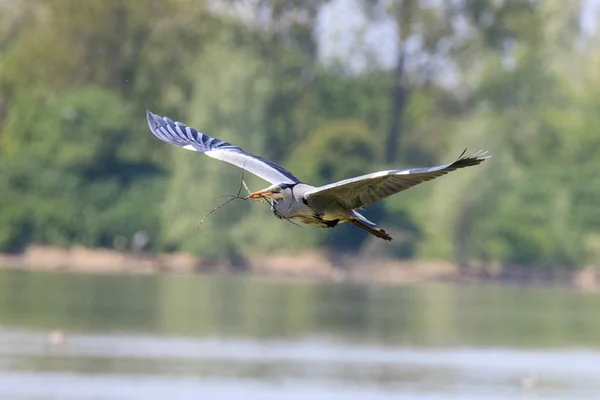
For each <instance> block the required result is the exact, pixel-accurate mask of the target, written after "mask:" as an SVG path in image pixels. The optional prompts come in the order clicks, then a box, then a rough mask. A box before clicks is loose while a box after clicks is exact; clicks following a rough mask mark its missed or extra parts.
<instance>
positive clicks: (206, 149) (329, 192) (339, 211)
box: [146, 111, 490, 240]
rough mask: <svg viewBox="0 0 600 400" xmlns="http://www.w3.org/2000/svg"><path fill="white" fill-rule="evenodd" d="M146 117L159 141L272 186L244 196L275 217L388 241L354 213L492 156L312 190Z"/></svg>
mask: <svg viewBox="0 0 600 400" xmlns="http://www.w3.org/2000/svg"><path fill="white" fill-rule="evenodd" d="M146 117H147V118H148V126H149V127H150V130H151V131H152V133H153V134H154V136H156V137H157V138H159V139H160V140H162V141H164V142H167V143H170V144H172V145H175V146H178V147H182V148H184V149H187V150H193V151H198V152H200V153H204V154H206V155H207V156H209V157H212V158H216V159H217V160H221V161H225V162H228V163H230V164H233V165H235V166H237V167H240V168H242V169H245V170H246V171H248V172H251V173H253V174H254V175H256V176H258V177H260V178H262V179H264V180H266V181H267V182H270V183H271V186H269V187H267V188H266V189H263V190H259V191H257V192H253V193H250V194H249V196H248V197H249V198H250V199H261V198H266V199H267V200H269V201H270V203H271V210H272V211H273V213H274V214H275V215H276V216H277V217H278V218H280V219H290V220H295V221H299V222H302V223H304V224H307V225H316V226H319V227H323V228H332V227H334V226H336V225H338V224H339V223H342V222H349V223H351V224H352V225H354V226H357V227H359V228H361V229H363V230H365V231H367V232H369V233H370V234H372V235H374V236H376V237H378V238H381V239H384V240H392V237H391V236H390V235H389V234H388V233H387V232H386V231H384V230H383V229H381V228H377V227H376V225H375V224H374V223H373V222H371V221H369V220H368V219H367V218H365V217H364V216H363V215H361V214H360V213H358V212H357V211H356V210H357V209H359V208H361V207H365V206H368V205H370V204H373V203H375V202H376V201H379V200H381V199H383V198H385V197H388V196H391V195H393V194H396V193H398V192H401V191H403V190H406V189H408V188H410V187H412V186H415V185H418V184H419V183H421V182H425V181H429V180H431V179H434V178H437V177H438V176H442V175H445V174H447V173H448V172H450V171H454V170H456V169H459V168H464V167H470V166H472V165H478V164H480V163H481V162H483V161H485V160H486V159H487V158H489V157H490V156H489V155H487V152H485V151H478V152H474V153H471V154H465V153H466V150H465V151H463V153H462V154H461V155H460V157H458V159H457V160H456V161H454V162H452V163H450V164H445V165H439V166H437V167H430V168H412V169H407V170H389V171H379V172H374V173H371V174H367V175H362V176H357V177H355V178H350V179H344V180H342V181H339V182H334V183H330V184H328V185H325V186H321V187H315V186H311V185H307V184H305V183H303V182H301V181H300V180H299V179H298V178H296V177H295V176H294V175H293V174H292V173H291V172H289V171H288V170H286V169H285V168H283V167H282V166H280V165H278V164H276V163H274V162H272V161H269V160H266V159H264V158H262V157H259V156H255V155H254V154H251V153H248V152H246V151H244V150H243V149H242V148H240V147H238V146H234V145H232V144H230V143H227V142H224V141H222V140H219V139H216V138H213V137H210V136H208V135H206V134H204V133H200V132H198V131H197V130H196V129H194V128H192V127H189V126H186V125H185V124H182V123H181V122H174V121H173V120H171V119H170V118H167V117H161V116H159V115H156V114H153V113H151V112H150V111H146Z"/></svg>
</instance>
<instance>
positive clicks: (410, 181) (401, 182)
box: [304, 150, 491, 210]
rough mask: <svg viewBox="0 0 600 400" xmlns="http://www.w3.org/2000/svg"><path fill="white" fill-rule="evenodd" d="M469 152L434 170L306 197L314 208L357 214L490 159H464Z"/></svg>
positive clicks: (348, 183) (388, 175)
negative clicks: (335, 207) (333, 206)
mask: <svg viewBox="0 0 600 400" xmlns="http://www.w3.org/2000/svg"><path fill="white" fill-rule="evenodd" d="M465 153H466V150H465V151H463V153H462V154H461V155H460V157H458V159H457V160H456V161H454V162H453V163H450V164H445V165H440V166H437V167H431V168H413V169H408V170H404V171H400V170H391V171H380V172H374V173H372V174H367V175H363V176H358V177H356V178H350V179H345V180H343V181H339V182H335V183H331V184H329V185H325V186H321V187H318V188H315V189H313V190H311V191H309V192H307V193H305V195H304V198H305V199H306V201H307V202H308V205H309V206H311V207H314V206H326V205H327V204H330V203H332V202H337V203H339V204H341V205H343V206H344V207H346V208H348V209H350V210H354V209H357V208H360V207H363V206H368V205H369V204H373V203H375V202H376V201H379V200H381V199H383V198H385V197H388V196H391V195H393V194H396V193H398V192H401V191H403V190H406V189H408V188H410V187H412V186H415V185H418V184H419V183H421V182H425V181H429V180H431V179H434V178H437V177H438V176H442V175H445V174H447V173H448V172H450V171H454V170H456V169H459V168H464V167H470V166H472V165H477V164H480V163H481V162H483V161H484V160H486V159H488V158H489V157H491V156H489V155H487V151H478V152H475V153H471V154H468V155H465Z"/></svg>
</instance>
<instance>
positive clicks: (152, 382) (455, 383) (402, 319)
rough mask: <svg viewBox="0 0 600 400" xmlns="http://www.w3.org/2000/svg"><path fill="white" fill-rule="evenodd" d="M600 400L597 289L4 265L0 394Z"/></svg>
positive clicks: (8, 396)
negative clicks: (297, 279) (319, 280)
mask: <svg viewBox="0 0 600 400" xmlns="http://www.w3.org/2000/svg"><path fill="white" fill-rule="evenodd" d="M243 398H248V399H273V400H275V399H277V400H280V399H315V400H320V399H374V400H377V399H400V400H402V399H430V400H431V399H439V400H442V399H457V400H458V399H461V400H470V399H514V398H518V399H569V400H572V399H600V296H598V295H592V294H584V293H577V292H573V291H569V290H565V289H539V288H514V287H513V288H510V287H499V286H476V285H473V286H453V285H420V286H414V287H410V286H409V287H382V286H369V285H358V284H328V283H307V282H293V281H286V282H282V281H275V280H269V279H264V278H249V277H231V276H229V277H227V276H207V275H201V276H174V275H158V276H109V275H77V274H67V273H43V272H21V271H0V399H11V400H12V399H35V400H42V399H44V400H45V399H61V400H62V399H78V400H79V399H83V400H88V399H89V400H91V399H94V400H97V399H144V400H147V399H243Z"/></svg>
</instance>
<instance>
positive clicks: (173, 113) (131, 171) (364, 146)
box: [0, 0, 600, 270]
mask: <svg viewBox="0 0 600 400" xmlns="http://www.w3.org/2000/svg"><path fill="white" fill-rule="evenodd" d="M338 3H344V4H346V5H345V6H344V7H346V8H344V7H342V8H340V7H341V6H339V4H338ZM384 3H385V4H384ZM430 3H431V4H430ZM441 3H442V4H438V2H423V1H415V0H403V1H400V0H394V1H389V2H377V1H359V0H348V1H345V2H340V1H330V2H325V1H302V2H296V1H281V0H257V1H222V2H204V3H203V2H202V1H187V0H160V1H159V0H156V1H154V0H148V1H144V2H140V1H135V0H131V1H120V0H119V1H117V0H114V1H113V0H107V1H102V2H80V1H77V0H56V1H52V2H48V1H42V0H31V1H28V2H22V1H16V0H6V1H3V2H0V251H3V252H12V253H18V252H21V251H23V250H24V249H26V248H27V247H28V246H30V245H32V244H36V245H51V246H59V247H70V246H75V245H77V246H86V247H104V248H115V249H123V248H131V247H136V246H137V247H140V248H144V249H145V250H150V251H152V252H174V251H183V252H187V253H190V254H193V255H195V256H198V257H199V258H201V259H203V260H223V259H227V260H229V261H230V262H231V261H232V260H240V259H241V260H243V259H245V258H247V257H250V256H252V255H256V254H275V253H280V254H281V253H288V254H293V253H295V252H299V251H306V250H308V249H319V250H320V251H326V252H329V253H330V254H355V253H358V254H359V255H361V256H363V257H373V258H375V257H390V258H401V259H445V260H449V261H452V262H454V263H456V264H457V265H459V266H461V267H462V268H465V269H468V268H474V267H481V266H494V267H500V268H512V267H514V266H515V265H517V266H519V267H524V268H544V269H570V270H573V269H580V268H583V267H585V266H588V265H593V264H595V263H597V262H598V259H599V258H600V207H598V201H599V200H598V199H600V174H599V173H598V171H600V132H599V129H600V128H599V127H600V113H599V112H598V110H599V109H600V73H599V71H600V46H599V44H600V43H599V40H598V35H597V33H596V30H595V25H594V24H591V25H590V24H589V23H588V24H585V23H584V22H585V21H589V20H590V17H589V15H586V13H588V14H589V13H590V12H591V11H589V10H587V9H586V8H585V7H584V6H585V4H586V2H578V1H572V2H563V3H560V2H540V1H528V0H525V1H523V0H504V1H491V0H490V1H469V0H464V1H454V2H441ZM350 6H351V7H350ZM336 7H337V8H336ZM357 18H358V20H359V21H362V22H361V23H362V24H363V25H361V26H358V28H357V29H355V30H354V31H353V34H352V35H349V34H344V35H341V36H340V35H338V36H336V35H334V34H331V32H332V31H333V30H334V28H335V27H336V26H337V27H338V28H339V27H343V26H345V25H352V26H354V25H355V22H352V21H355V20H356V19H357ZM592 19H593V20H596V19H597V18H592ZM351 22H352V23H351ZM353 24H354V25H353ZM386 27H387V28H389V29H388V31H391V32H392V33H393V34H394V35H395V36H393V37H392V40H391V41H390V42H389V43H388V42H386V41H385V40H383V41H378V40H373V39H372V38H371V39H370V40H369V37H370V36H369V35H371V33H372V32H374V31H377V30H378V29H379V30H385V29H384V28H386ZM390 27H391V28H390ZM387 28H386V29H387ZM328 33H329V36H328ZM334 33H335V32H334ZM336 41H337V42H336ZM328 43H329V44H328ZM332 43H334V44H336V43H337V47H335V46H334V47H335V48H345V47H348V49H349V50H348V51H346V53H339V52H338V53H336V52H334V51H332V50H331V47H332ZM344 46H345V47H344ZM328 49H329V50H328ZM390 54H391V55H392V57H391V58H390ZM146 109H150V110H152V111H154V112H157V113H159V114H161V115H168V116H170V117H171V118H173V119H176V120H181V121H184V122H185V123H187V124H188V125H191V126H194V127H196V128H197V129H199V130H200V131H203V132H206V133H208V134H211V135H214V136H216V137H218V138H220V139H223V140H226V141H229V142H231V143H235V144H237V145H239V146H242V147H244V148H245V149H247V150H249V151H251V152H253V153H256V154H261V155H263V156H264V157H266V158H270V159H272V160H274V161H276V162H279V163H282V164H283V165H285V166H286V167H287V168H288V169H290V170H292V171H294V173H295V174H296V175H297V176H298V177H299V178H300V179H302V180H304V181H307V182H309V183H312V184H315V185H319V184H324V183H327V182H329V181H332V180H337V179H343V178H346V177H349V176H353V175H356V174H361V173H367V172H372V171H375V170H378V169H386V168H404V167H413V166H427V165H433V164H436V163H443V162H450V161H452V160H453V159H454V158H455V157H456V156H458V155H459V154H460V153H461V152H462V150H463V149H464V148H469V149H472V150H476V149H479V148H484V149H487V150H489V151H490V152H491V153H492V154H493V158H492V159H491V160H490V161H488V162H486V163H485V164H484V165H482V166H481V167H478V168H473V169H471V170H465V171H460V172H458V173H455V174H451V175H450V176H447V177H443V178H441V179H439V180H435V181H433V182H429V183H426V184H423V185H421V186H419V187H417V188H414V189H411V190H409V191H407V192H405V193H402V194H400V195H397V196H395V197H392V198H389V199H387V200H385V201H384V202H381V203H380V204H376V205H374V206H372V207H370V208H369V209H367V210H366V215H367V217H368V218H369V219H372V220H374V221H376V222H378V223H380V224H381V225H382V226H383V227H384V228H385V229H386V230H387V231H389V232H391V233H392V236H394V238H395V241H394V242H392V243H391V244H387V243H379V242H377V241H376V240H372V239H370V238H368V237H366V235H365V234H363V233H362V232H359V231H357V230H356V229H353V227H346V226H342V227H339V228H336V229H333V230H325V229H322V230H321V229H316V228H309V227H306V228H298V227H296V226H294V225H292V224H288V223H285V222H282V221H280V220H278V219H276V218H274V217H273V216H272V215H271V214H270V211H269V210H268V208H266V207H260V206H259V205H258V204H250V202H242V201H240V202H233V203H231V204H229V205H228V206H227V208H224V209H221V210H219V212H216V213H214V214H213V215H211V216H210V218H208V219H207V220H206V222H205V223H204V224H203V225H202V226H201V227H200V228H199V229H198V227H197V225H198V222H199V221H200V220H201V219H202V217H203V216H204V215H205V213H206V212H208V211H209V210H210V209H211V208H212V207H214V206H215V205H216V204H218V203H219V202H220V199H216V198H217V197H218V196H222V195H227V194H235V193H236V192H237V190H238V186H239V182H240V171H239V170H238V169H236V168H234V167H231V166H229V165H222V163H219V162H216V161H214V160H211V159H208V158H205V157H201V156H199V155H198V154H194V153H192V152H186V151H183V150H181V149H177V148H174V147H172V146H167V145H165V144H164V143H161V142H159V141H157V140H156V139H155V138H154V137H153V136H152V134H151V133H150V132H149V131H148V127H147V125H146V121H145V114H144V112H145V110H146ZM245 179H247V181H248V183H249V185H250V187H251V188H253V189H260V188H261V187H263V186H265V184H264V182H262V181H260V180H258V179H252V178H251V177H248V176H246V177H245ZM261 185H262V186H261ZM136 234H137V235H136ZM136 238H137V239H136Z"/></svg>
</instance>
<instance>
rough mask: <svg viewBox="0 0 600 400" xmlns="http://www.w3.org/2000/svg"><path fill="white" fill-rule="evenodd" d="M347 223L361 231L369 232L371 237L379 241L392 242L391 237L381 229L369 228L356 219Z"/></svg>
mask: <svg viewBox="0 0 600 400" xmlns="http://www.w3.org/2000/svg"><path fill="white" fill-rule="evenodd" d="M348 222H350V223H351V224H352V225H354V226H357V227H359V228H360V229H363V230H365V231H367V232H369V233H370V234H371V235H373V236H377V237H378V238H380V239H383V240H388V241H391V240H392V237H391V236H390V235H388V234H387V232H386V231H384V230H383V229H381V228H371V227H370V226H368V225H365V224H363V223H362V222H361V221H359V220H357V219H351V220H349V221H348Z"/></svg>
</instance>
